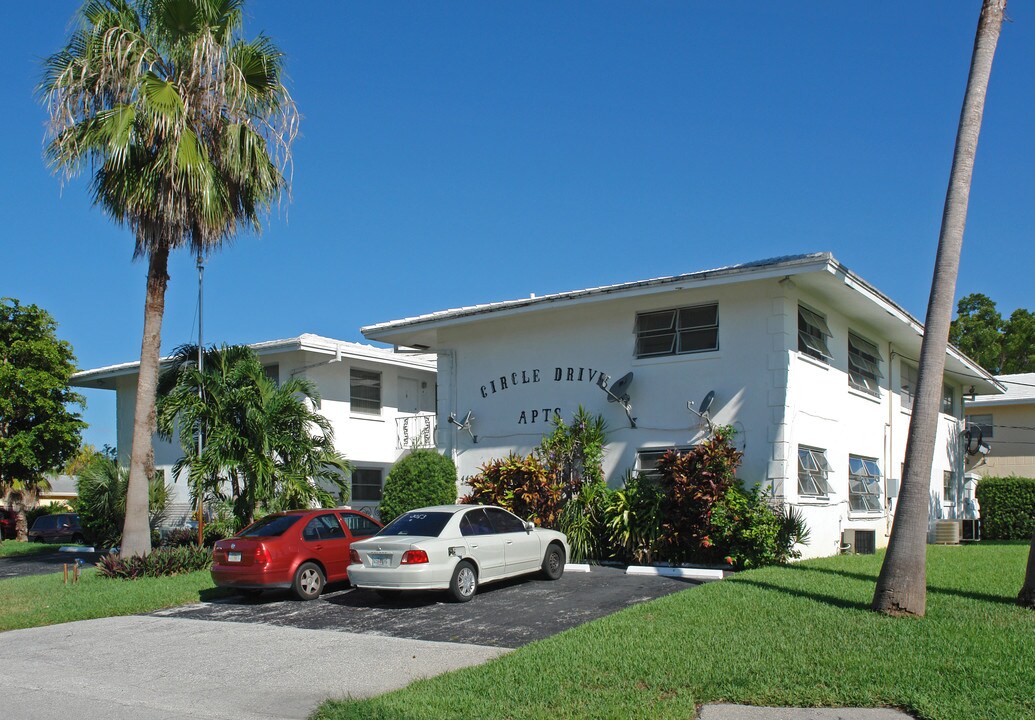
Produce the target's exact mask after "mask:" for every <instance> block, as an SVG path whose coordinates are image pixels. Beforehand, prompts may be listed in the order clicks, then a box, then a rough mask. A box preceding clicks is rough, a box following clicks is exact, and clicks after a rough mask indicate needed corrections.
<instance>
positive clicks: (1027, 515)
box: [975, 477, 1035, 540]
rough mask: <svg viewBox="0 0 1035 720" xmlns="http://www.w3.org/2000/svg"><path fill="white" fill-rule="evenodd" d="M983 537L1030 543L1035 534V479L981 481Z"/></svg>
mask: <svg viewBox="0 0 1035 720" xmlns="http://www.w3.org/2000/svg"><path fill="white" fill-rule="evenodd" d="M975 495H976V496H977V501H978V502H979V503H980V504H981V535H982V537H984V538H986V539H988V540H1028V539H1029V538H1031V534H1032V532H1033V531H1035V478H1022V477H987V478H981V480H980V481H979V482H978V485H977V490H976V491H975Z"/></svg>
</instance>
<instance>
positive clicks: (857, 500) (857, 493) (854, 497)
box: [848, 455, 881, 512]
mask: <svg viewBox="0 0 1035 720" xmlns="http://www.w3.org/2000/svg"><path fill="white" fill-rule="evenodd" d="M880 479H881V473H880V465H878V464H877V461H876V460H875V459H873V458H866V457H859V456H857V455H849V456H848V508H849V509H850V510H854V511H855V512H880V511H881V502H880Z"/></svg>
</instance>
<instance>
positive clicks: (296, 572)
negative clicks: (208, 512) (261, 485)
mask: <svg viewBox="0 0 1035 720" xmlns="http://www.w3.org/2000/svg"><path fill="white" fill-rule="evenodd" d="M380 529H381V523H379V522H378V521H377V520H374V519H373V518H372V517H370V516H368V515H365V514H363V513H361V512H357V511H356V510H347V509H342V508H338V509H320V510H289V511H287V512H279V513H273V514H272V515H267V516H266V517H264V518H262V519H261V520H257V521H256V522H253V523H252V524H251V525H249V526H248V527H246V528H245V529H244V530H242V531H241V532H239V533H238V534H237V535H235V536H234V537H232V538H227V539H226V540H220V541H219V542H217V543H216V545H215V547H214V548H213V549H212V581H213V582H215V584H216V585H217V586H218V587H226V588H233V589H236V590H242V591H246V592H258V591H260V590H266V589H270V588H291V589H292V590H294V592H295V595H297V596H298V597H299V598H301V599H302V600H313V599H314V598H317V597H319V595H320V592H321V591H322V590H323V586H324V585H326V584H327V583H329V582H336V581H339V580H347V579H348V577H349V573H348V567H349V549H350V546H351V545H352V541H353V540H362V539H363V538H367V537H370V536H371V535H374V534H375V533H376V532H377V531H378V530H380Z"/></svg>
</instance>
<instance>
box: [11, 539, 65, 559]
mask: <svg viewBox="0 0 1035 720" xmlns="http://www.w3.org/2000/svg"><path fill="white" fill-rule="evenodd" d="M59 547H61V546H60V545H47V544H46V543H31V542H18V541H17V540H4V541H3V542H0V558H5V557H15V556H19V555H32V554H34V553H41V552H48V551H51V550H57V549H58V548H59Z"/></svg>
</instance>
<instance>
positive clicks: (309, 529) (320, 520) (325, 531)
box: [302, 515, 345, 540]
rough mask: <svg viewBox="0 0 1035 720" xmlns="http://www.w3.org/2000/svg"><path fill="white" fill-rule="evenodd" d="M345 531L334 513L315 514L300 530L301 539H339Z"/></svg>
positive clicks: (343, 535)
mask: <svg viewBox="0 0 1035 720" xmlns="http://www.w3.org/2000/svg"><path fill="white" fill-rule="evenodd" d="M344 537H345V531H344V530H342V529H341V523H339V522H338V519H337V518H336V517H335V516H334V515H317V516H316V517H314V518H313V519H312V520H310V521H309V522H308V523H307V524H306V526H305V529H304V530H302V539H303V540H341V539H343V538H344Z"/></svg>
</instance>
